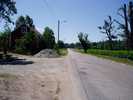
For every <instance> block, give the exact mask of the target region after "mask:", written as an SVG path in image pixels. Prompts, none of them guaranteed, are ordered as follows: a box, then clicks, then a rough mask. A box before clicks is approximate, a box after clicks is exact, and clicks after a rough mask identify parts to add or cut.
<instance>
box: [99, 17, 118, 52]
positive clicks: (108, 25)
mask: <svg viewBox="0 0 133 100" xmlns="http://www.w3.org/2000/svg"><path fill="white" fill-rule="evenodd" d="M113 23H114V21H113V20H112V17H111V16H108V19H106V20H104V25H103V26H99V27H98V28H99V29H100V32H101V33H103V34H106V36H107V38H108V41H109V46H110V49H113V39H116V38H117V37H116V36H115V35H114V32H115V31H114V28H115V27H114V25H113Z"/></svg>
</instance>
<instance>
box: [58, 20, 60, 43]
mask: <svg viewBox="0 0 133 100" xmlns="http://www.w3.org/2000/svg"><path fill="white" fill-rule="evenodd" d="M59 40H60V20H58V42H59Z"/></svg>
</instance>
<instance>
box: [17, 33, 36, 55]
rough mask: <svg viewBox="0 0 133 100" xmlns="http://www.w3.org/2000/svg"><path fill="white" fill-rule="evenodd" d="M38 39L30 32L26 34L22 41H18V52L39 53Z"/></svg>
mask: <svg viewBox="0 0 133 100" xmlns="http://www.w3.org/2000/svg"><path fill="white" fill-rule="evenodd" d="M36 41H37V38H36V34H35V33H32V32H29V33H26V34H25V35H24V36H23V37H22V38H21V39H18V40H17V41H16V52H18V53H26V52H27V53H30V54H34V53H36V52H37V42H36Z"/></svg>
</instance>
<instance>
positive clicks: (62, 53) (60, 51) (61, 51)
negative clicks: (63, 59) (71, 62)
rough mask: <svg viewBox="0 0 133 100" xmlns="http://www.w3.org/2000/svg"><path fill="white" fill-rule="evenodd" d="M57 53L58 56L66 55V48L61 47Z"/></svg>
mask: <svg viewBox="0 0 133 100" xmlns="http://www.w3.org/2000/svg"><path fill="white" fill-rule="evenodd" d="M58 53H59V55H60V56H66V55H67V54H68V51H67V49H66V48H63V49H59V52H58Z"/></svg>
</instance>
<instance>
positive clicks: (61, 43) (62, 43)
mask: <svg viewBox="0 0 133 100" xmlns="http://www.w3.org/2000/svg"><path fill="white" fill-rule="evenodd" d="M58 46H59V48H65V43H64V42H63V41H61V40H59V41H58Z"/></svg>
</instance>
